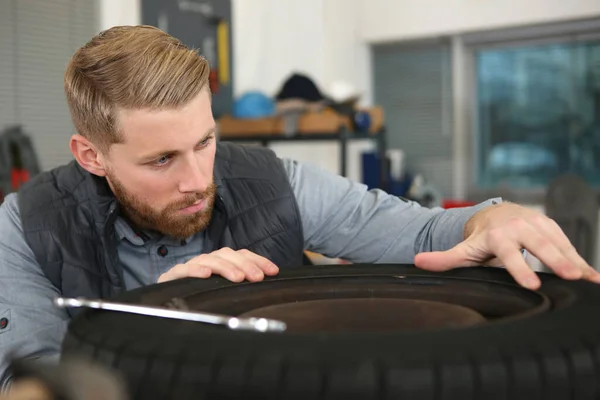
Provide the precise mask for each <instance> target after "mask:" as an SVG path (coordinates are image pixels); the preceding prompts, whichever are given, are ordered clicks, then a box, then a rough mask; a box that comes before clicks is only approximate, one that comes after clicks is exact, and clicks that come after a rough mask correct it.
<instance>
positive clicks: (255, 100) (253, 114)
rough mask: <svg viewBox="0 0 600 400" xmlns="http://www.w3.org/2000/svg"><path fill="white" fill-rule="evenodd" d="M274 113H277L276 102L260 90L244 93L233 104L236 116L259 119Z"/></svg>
mask: <svg viewBox="0 0 600 400" xmlns="http://www.w3.org/2000/svg"><path fill="white" fill-rule="evenodd" d="M273 114H275V102H274V101H273V99H271V98H270V97H269V96H267V95H265V94H264V93H262V92H258V91H250V92H246V93H244V94H243V95H241V96H240V97H239V98H238V99H236V100H235V102H234V104H233V116H234V117H236V118H246V119H257V118H264V117H269V116H272V115H273Z"/></svg>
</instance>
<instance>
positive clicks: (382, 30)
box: [360, 0, 600, 42]
mask: <svg viewBox="0 0 600 400" xmlns="http://www.w3.org/2000/svg"><path fill="white" fill-rule="evenodd" d="M360 1H361V4H360V8H361V12H360V15H361V16H362V23H361V25H360V26H361V30H362V35H361V37H362V38H363V39H364V40H366V41H369V42H379V41H390V40H407V39H415V38H424V37H432V36H440V35H449V34H456V33H462V32H469V31H475V30H487V29H496V28H504V27H511V26H517V25H526V24H539V23H548V22H557V21H564V20H570V19H579V18H589V17H592V16H594V15H600V1H598V0H569V1H564V0H526V1H520V2H513V1H506V0H402V1H398V0H360Z"/></svg>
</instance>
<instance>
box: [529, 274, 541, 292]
mask: <svg viewBox="0 0 600 400" xmlns="http://www.w3.org/2000/svg"><path fill="white" fill-rule="evenodd" d="M539 283H540V281H539V280H538V279H537V278H534V277H530V278H527V279H526V280H525V286H526V287H527V288H528V289H532V290H535V289H537V288H538V286H539Z"/></svg>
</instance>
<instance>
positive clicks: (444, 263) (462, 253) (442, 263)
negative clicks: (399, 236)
mask: <svg viewBox="0 0 600 400" xmlns="http://www.w3.org/2000/svg"><path fill="white" fill-rule="evenodd" d="M414 263H415V266H417V267H418V268H422V269H425V270H428V271H435V272H441V271H447V270H450V269H453V268H458V267H470V266H475V265H477V264H478V263H474V262H472V261H471V260H470V259H469V243H468V241H465V242H462V243H460V244H458V245H456V246H455V247H453V248H451V249H450V250H446V251H432V252H428V253H419V254H417V255H416V256H415V259H414Z"/></svg>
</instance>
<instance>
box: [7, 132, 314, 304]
mask: <svg viewBox="0 0 600 400" xmlns="http://www.w3.org/2000/svg"><path fill="white" fill-rule="evenodd" d="M215 183H216V184H217V198H216V200H215V208H214V213H213V217H212V220H211V223H210V225H209V227H208V228H207V232H206V233H207V235H206V240H205V243H204V249H203V251H204V252H206V253H208V252H211V251H214V250H217V249H219V248H222V247H231V248H233V249H248V250H250V251H252V252H254V253H257V254H260V255H262V256H264V257H266V258H268V259H270V260H271V261H273V262H274V263H275V264H276V265H278V266H279V267H280V268H286V267H293V266H300V265H302V261H303V260H302V254H303V250H304V248H303V247H304V244H303V243H304V240H303V234H302V223H301V219H300V213H299V210H298V205H297V203H296V199H295V197H294V194H293V192H292V188H291V186H290V184H289V181H288V177H287V174H286V172H285V170H284V168H283V166H282V164H281V161H280V160H279V159H277V158H276V156H275V155H274V153H273V152H272V151H270V150H267V149H264V148H246V147H242V146H240V145H236V144H232V143H218V144H217V155H216V159H215ZM19 208H20V214H21V220H22V225H23V231H24V235H25V239H26V240H27V243H28V244H29V246H30V247H31V249H32V250H33V253H34V255H35V257H36V259H37V261H38V263H39V265H40V266H41V268H42V270H43V272H44V274H45V275H46V277H47V278H48V279H49V280H50V281H51V282H52V284H54V286H56V287H57V288H58V289H59V290H60V291H61V293H62V295H63V296H67V297H78V296H85V297H93V298H106V297H110V296H112V295H114V294H116V293H118V292H120V291H122V290H123V279H122V270H121V267H120V262H119V259H118V255H117V241H116V235H115V227H114V222H115V219H116V217H117V215H118V212H119V207H118V204H117V201H116V199H115V198H114V196H113V195H112V192H111V190H110V188H109V187H108V185H107V183H106V180H105V179H103V178H99V177H97V176H95V175H92V174H89V173H88V172H87V171H85V170H84V169H83V168H81V167H80V166H79V164H77V163H76V162H74V161H73V162H71V163H70V164H68V165H65V166H62V167H59V168H57V169H54V170H52V171H48V172H44V173H42V174H40V175H38V176H36V177H35V178H34V179H32V180H31V181H30V182H28V183H27V184H26V185H25V186H23V188H22V189H21V190H20V191H19Z"/></svg>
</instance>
